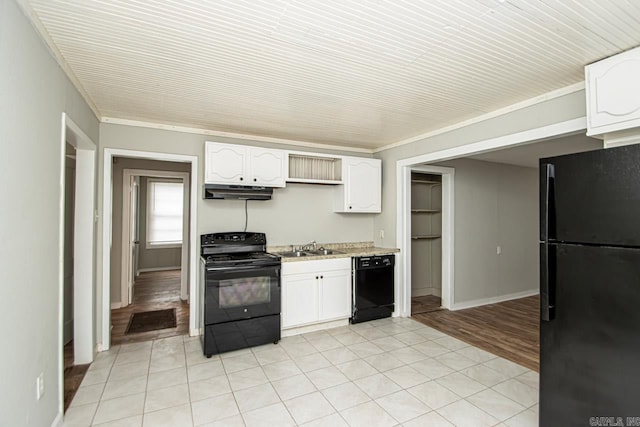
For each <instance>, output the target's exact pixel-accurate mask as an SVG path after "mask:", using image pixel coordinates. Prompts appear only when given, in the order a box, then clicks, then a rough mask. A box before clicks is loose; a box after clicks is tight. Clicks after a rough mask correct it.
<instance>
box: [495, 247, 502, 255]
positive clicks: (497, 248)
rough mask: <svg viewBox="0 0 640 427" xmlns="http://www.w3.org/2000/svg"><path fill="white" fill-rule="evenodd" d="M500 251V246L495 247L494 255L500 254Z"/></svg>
mask: <svg viewBox="0 0 640 427" xmlns="http://www.w3.org/2000/svg"><path fill="white" fill-rule="evenodd" d="M501 253H502V246H498V247H496V255H500V254H501Z"/></svg>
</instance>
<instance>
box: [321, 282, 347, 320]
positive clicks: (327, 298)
mask: <svg viewBox="0 0 640 427" xmlns="http://www.w3.org/2000/svg"><path fill="white" fill-rule="evenodd" d="M319 288H320V289H319V297H320V313H319V316H320V320H331V319H344V318H347V317H350V316H351V270H336V271H329V272H327V273H321V278H320V286H319Z"/></svg>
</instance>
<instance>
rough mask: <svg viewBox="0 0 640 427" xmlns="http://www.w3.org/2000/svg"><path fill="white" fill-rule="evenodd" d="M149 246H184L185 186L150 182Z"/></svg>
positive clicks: (174, 183)
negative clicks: (183, 213) (183, 214)
mask: <svg viewBox="0 0 640 427" xmlns="http://www.w3.org/2000/svg"><path fill="white" fill-rule="evenodd" d="M148 182H149V184H148V185H147V195H148V197H147V246H150V247H159V246H163V247H166V246H179V245H181V244H182V212H183V184H182V183H181V182H162V181H151V180H150V181H148Z"/></svg>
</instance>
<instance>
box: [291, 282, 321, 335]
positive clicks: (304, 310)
mask: <svg viewBox="0 0 640 427" xmlns="http://www.w3.org/2000/svg"><path fill="white" fill-rule="evenodd" d="M317 321H318V280H316V275H314V274H292V275H286V276H285V275H283V276H282V327H283V328H289V327H292V326H299V325H305V324H308V323H313V322H317Z"/></svg>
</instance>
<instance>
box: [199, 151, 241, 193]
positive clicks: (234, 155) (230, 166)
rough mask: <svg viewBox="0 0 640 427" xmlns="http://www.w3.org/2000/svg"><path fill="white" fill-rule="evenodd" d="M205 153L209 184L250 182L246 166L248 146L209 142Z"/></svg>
mask: <svg viewBox="0 0 640 427" xmlns="http://www.w3.org/2000/svg"><path fill="white" fill-rule="evenodd" d="M205 153H206V161H205V182H206V183H207V184H237V185H244V184H249V183H248V182H247V181H248V180H247V166H246V164H247V161H246V158H247V147H242V146H239V145H230V144H220V143H216V142H207V143H206V149H205Z"/></svg>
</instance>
